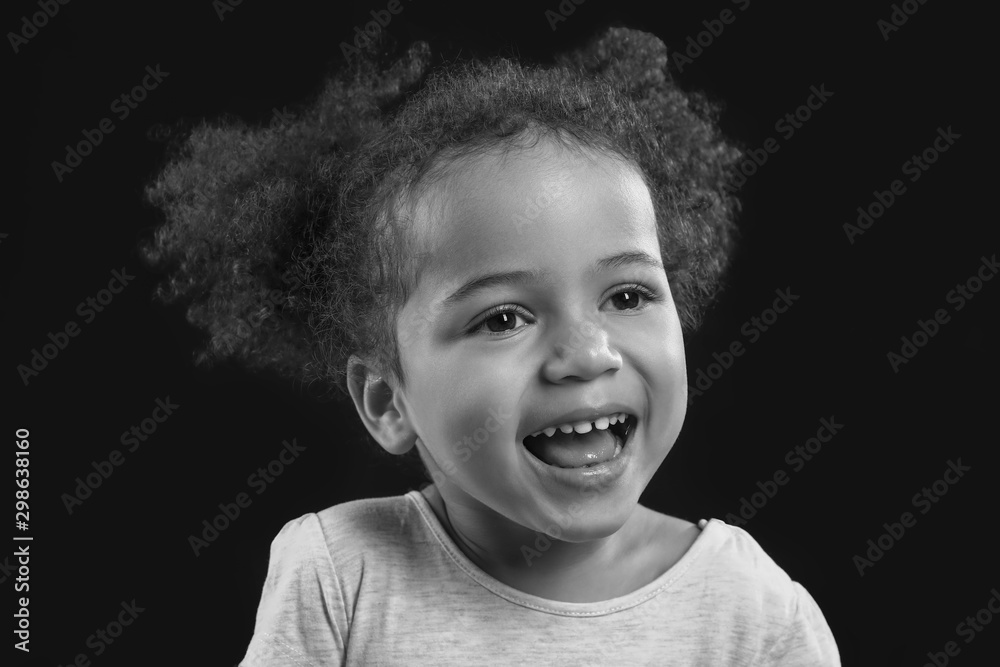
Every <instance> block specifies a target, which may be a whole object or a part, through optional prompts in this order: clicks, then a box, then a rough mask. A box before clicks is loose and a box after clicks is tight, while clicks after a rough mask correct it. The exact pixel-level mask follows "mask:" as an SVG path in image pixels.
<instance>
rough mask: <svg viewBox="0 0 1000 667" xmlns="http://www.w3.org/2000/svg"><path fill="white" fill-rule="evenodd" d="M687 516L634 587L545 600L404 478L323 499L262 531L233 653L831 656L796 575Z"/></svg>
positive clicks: (269, 662) (749, 659) (828, 660)
mask: <svg viewBox="0 0 1000 667" xmlns="http://www.w3.org/2000/svg"><path fill="white" fill-rule="evenodd" d="M699 527H700V528H701V532H700V534H699V535H698V537H697V539H696V540H695V541H694V543H693V544H692V546H691V547H690V548H689V549H688V551H687V552H686V553H685V554H684V555H683V556H682V557H681V558H680V560H678V561H677V562H676V563H675V564H674V565H673V566H672V567H670V568H669V569H668V570H667V571H666V572H664V573H663V574H662V575H661V576H659V577H657V578H656V579H655V580H654V581H652V582H650V583H649V584H647V585H645V586H643V587H642V588H640V589H638V590H636V591H633V592H632V593H629V594H627V595H624V596H621V597H617V598H614V599H612V600H606V601H603V602H586V603H579V602H559V601H553V600H547V599H544V598H540V597H536V596H533V595H529V594H526V593H522V592H521V591H519V590H517V589H515V588H512V587H510V586H507V585H505V584H503V583H501V582H500V581H498V580H497V579H494V578H493V577H491V576H490V575H488V574H486V572H485V571H483V570H482V569H480V568H479V567H478V566H476V565H475V564H474V563H473V562H472V561H471V560H469V558H467V557H466V556H465V554H463V553H462V551H461V550H460V549H459V548H458V547H457V546H456V544H455V543H454V542H453V541H452V539H451V538H450V536H449V535H448V534H447V532H446V531H445V529H444V527H443V526H442V525H441V523H440V521H439V520H438V518H437V516H436V515H435V514H434V511H433V509H432V508H431V506H430V504H429V503H428V502H427V499H426V498H425V497H424V496H423V494H422V493H420V492H419V491H411V492H409V493H407V494H406V495H404V496H395V497H390V498H375V499H367V500H356V501H352V502H348V503H343V504H341V505H335V506H333V507H330V508H328V509H326V510H323V511H322V512H319V513H316V514H306V515H305V516H302V517H300V518H298V519H296V520H294V521H290V522H289V523H288V524H286V525H285V527H284V528H282V530H281V532H280V533H278V536H277V537H275V539H274V542H273V543H272V545H271V560H270V563H269V566H268V572H267V580H266V581H265V583H264V591H263V594H262V596H261V601H260V607H259V609H258V611H257V622H256V628H255V630H254V635H253V638H252V640H251V641H250V646H249V648H248V649H247V654H246V657H245V658H244V659H243V662H241V663H240V664H241V667H283V666H285V665H288V666H291V665H295V666H297V667H298V666H307V665H312V666H314V667H319V666H320V665H344V664H347V665H436V666H439V667H440V666H448V665H456V666H458V665H461V666H462V667H467V666H469V665H519V666H522V667H523V666H525V665H602V666H606V665H705V666H706V667H708V666H711V667H723V666H726V665H802V666H803V667H804V666H808V667H822V666H827V665H840V656H839V654H838V651H837V645H836V643H835V641H834V638H833V634H832V633H831V632H830V628H829V626H828V625H827V622H826V619H825V618H824V617H823V614H822V612H821V611H820V609H819V607H818V606H817V605H816V602H815V601H814V600H813V598H812V596H810V595H809V593H808V592H807V591H806V589H805V588H803V587H802V586H801V585H800V584H798V583H796V582H794V581H792V580H791V579H790V578H789V576H788V575H787V574H786V573H785V572H784V571H783V570H782V569H781V568H780V567H779V566H778V565H777V564H776V563H775V562H774V561H773V560H772V559H771V558H770V557H769V556H768V555H767V554H766V553H765V552H764V550H763V549H762V548H761V547H760V545H759V544H757V542H756V541H755V540H754V539H753V538H752V537H751V536H750V535H749V534H748V533H747V532H746V531H744V530H742V529H740V528H737V527H735V526H730V525H728V524H726V523H724V522H722V521H720V520H718V519H712V520H710V521H705V520H702V521H701V522H699Z"/></svg>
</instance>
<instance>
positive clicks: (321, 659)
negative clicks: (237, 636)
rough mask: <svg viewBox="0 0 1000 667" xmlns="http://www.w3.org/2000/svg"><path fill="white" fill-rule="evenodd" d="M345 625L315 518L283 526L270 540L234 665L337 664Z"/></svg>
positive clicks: (330, 563) (343, 607)
mask: <svg viewBox="0 0 1000 667" xmlns="http://www.w3.org/2000/svg"><path fill="white" fill-rule="evenodd" d="M349 627H350V623H349V620H348V617H347V606H346V604H345V598H344V595H343V591H342V589H341V586H340V582H339V580H338V579H337V573H336V571H335V568H334V564H333V560H332V559H331V558H330V551H329V549H328V548H327V545H326V540H325V539H324V536H323V530H322V528H321V526H320V522H319V518H318V517H317V516H316V515H315V514H307V515H305V516H303V517H300V518H298V519H295V520H294V521H290V522H288V523H287V524H285V526H284V528H282V529H281V531H280V532H279V533H278V535H277V536H276V537H275V538H274V541H272V542H271V554H270V560H269V562H268V568H267V578H266V580H265V581H264V590H263V592H262V594H261V599H260V606H259V607H258V608H257V620H256V625H255V627H254V633H253V638H252V639H251V640H250V645H249V647H248V648H247V653H246V656H245V657H244V658H243V661H242V662H240V667H286V666H288V667H292V666H294V667H320V666H321V665H322V666H324V667H325V666H326V665H343V664H344V649H345V646H346V645H347V637H348V630H349Z"/></svg>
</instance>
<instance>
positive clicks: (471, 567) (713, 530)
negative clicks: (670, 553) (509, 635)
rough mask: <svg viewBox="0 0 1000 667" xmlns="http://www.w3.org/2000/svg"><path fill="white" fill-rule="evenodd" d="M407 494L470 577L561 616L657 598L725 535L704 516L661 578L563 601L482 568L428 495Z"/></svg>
mask: <svg viewBox="0 0 1000 667" xmlns="http://www.w3.org/2000/svg"><path fill="white" fill-rule="evenodd" d="M406 497H407V498H409V499H410V501H411V502H412V503H413V504H414V506H415V507H416V509H417V511H418V512H419V513H420V516H421V518H422V519H423V521H424V523H425V524H426V525H427V527H428V528H429V529H430V531H431V533H433V535H434V537H435V538H436V539H437V541H438V543H439V544H440V545H441V547H442V548H443V549H444V550H445V552H446V553H447V554H448V556H449V557H450V558H451V560H452V561H453V562H454V563H455V565H457V566H458V567H459V568H460V569H461V570H462V571H463V572H464V573H465V574H466V575H467V576H468V577H469V578H470V579H472V580H473V581H475V582H476V583H477V584H479V585H480V586H482V587H483V588H485V589H486V590H488V591H490V592H491V593H493V594H494V595H497V596H499V597H501V598H503V599H505V600H507V601H508V602H512V603H514V604H517V605H520V606H522V607H527V608H529V609H534V610H536V611H542V612H546V613H550V614H557V615H560V616H603V615H605V614H613V613H616V612H619V611H623V610H625V609H630V608H632V607H635V606H637V605H640V604H642V603H644V602H646V601H647V600H650V599H652V598H654V597H656V596H657V595H659V594H660V593H662V592H663V591H665V590H667V589H668V588H670V587H671V586H673V585H674V584H675V583H676V582H677V581H678V580H680V579H681V578H682V577H683V576H684V575H685V574H686V573H687V571H688V570H689V569H690V568H691V567H692V566H693V565H694V564H695V562H696V561H697V560H698V558H699V557H700V556H701V555H702V554H703V552H705V551H706V549H707V548H708V547H709V546H710V545H713V544H716V543H717V541H718V540H719V539H720V538H721V537H722V534H721V529H722V528H723V527H724V526H719V525H716V524H721V523H722V522H721V521H719V520H718V519H710V520H707V521H706V520H704V519H703V520H702V521H700V522H699V523H698V527H699V528H700V529H701V533H700V534H699V535H698V537H697V538H696V539H695V541H694V543H692V544H691V546H690V547H689V548H688V550H687V551H686V552H684V554H683V555H682V556H681V557H680V559H678V561H677V562H676V563H674V564H673V565H671V566H670V568H668V569H667V571H666V572H664V573H663V574H661V575H660V576H659V577H657V578H656V579H654V580H653V581H651V582H649V583H648V584H646V585H645V586H642V587H641V588H638V589H636V590H634V591H632V592H631V593H626V594H625V595H622V596H619V597H616V598H611V599H610V600H601V601H598V602H563V601H560V600H549V599H547V598H542V597H538V596H536V595H531V594H530V593H525V592H523V591H520V590H518V589H516V588H514V587H512V586H508V585H507V584H505V583H503V582H502V581H500V580H498V579H495V578H494V577H492V576H491V575H490V574H488V573H487V572H486V571H485V570H483V569H481V568H480V567H479V566H478V565H476V564H475V563H474V562H472V561H471V560H470V559H469V557H468V556H466V555H465V553H464V552H463V551H462V550H461V549H459V548H458V545H457V544H455V542H454V540H452V539H451V536H450V535H448V531H447V530H445V528H444V526H443V525H442V524H441V521H440V520H439V519H438V517H437V514H435V513H434V509H433V508H432V507H431V505H430V503H429V502H428V501H427V498H425V497H424V494H423V493H421V492H420V491H419V490H413V491H410V492H408V493H407V494H406Z"/></svg>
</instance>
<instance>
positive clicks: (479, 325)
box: [469, 283, 661, 336]
mask: <svg viewBox="0 0 1000 667" xmlns="http://www.w3.org/2000/svg"><path fill="white" fill-rule="evenodd" d="M623 292H637V293H638V294H640V295H641V296H642V298H643V300H644V301H645V303H642V304H640V305H639V306H638V307H636V308H629V309H626V310H630V311H641V310H645V309H646V306H647V305H649V304H650V303H657V302H659V301H660V300H661V297H660V294H659V293H657V292H655V291H653V290H651V289H649V288H648V287H646V286H645V285H640V284H638V283H629V284H627V285H621V286H620V287H617V288H616V289H615V291H614V292H612V293H611V294H609V295H608V298H607V299H605V301H607V300H609V299H611V297H613V296H615V295H617V294H622V293H623ZM618 312H626V311H625V310H622V311H618ZM505 313H510V314H514V315H520V316H521V317H523V318H524V319H530V318H531V314H530V313H528V311H526V310H525V309H524V308H522V307H521V306H518V305H517V304H513V303H504V304H499V305H496V306H493V307H492V308H490V309H489V310H487V311H486V312H485V313H483V314H482V316H481V317H480V318H479V319H478V320H477V321H476V324H474V325H473V326H472V327H471V328H470V329H469V334H470V335H475V334H477V333H484V334H486V335H487V336H506V335H508V334H509V333H510V332H511V331H515V330H508V331H483V329H484V327H485V326H486V323H487V322H489V321H490V320H491V319H492V318H494V317H496V316H497V315H503V314H505Z"/></svg>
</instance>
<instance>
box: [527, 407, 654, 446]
mask: <svg viewBox="0 0 1000 667" xmlns="http://www.w3.org/2000/svg"><path fill="white" fill-rule="evenodd" d="M617 412H624V413H625V414H627V415H628V416H630V417H635V416H636V411H635V408H631V407H629V406H627V405H625V404H624V403H605V404H603V405H598V406H594V407H587V408H578V409H576V410H573V411H572V412H567V413H564V414H562V415H559V416H558V417H554V418H552V419H548V420H546V421H545V422H544V423H542V424H541V425H540V426H531V427H529V428H528V429H527V430H526V431H525V432H524V435H522V436H521V440H524V439H525V438H527V437H528V436H529V435H531V434H532V433H537V432H539V431H543V430H545V429H547V428H551V427H556V426H559V425H560V424H576V423H579V422H592V421H594V420H596V419H598V418H600V417H607V416H609V415H613V414H615V413H617Z"/></svg>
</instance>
